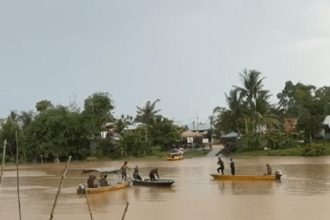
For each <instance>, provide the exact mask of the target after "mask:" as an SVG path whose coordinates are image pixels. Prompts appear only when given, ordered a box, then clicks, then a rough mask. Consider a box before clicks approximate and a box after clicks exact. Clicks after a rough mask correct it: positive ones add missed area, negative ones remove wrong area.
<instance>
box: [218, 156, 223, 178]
mask: <svg viewBox="0 0 330 220" xmlns="http://www.w3.org/2000/svg"><path fill="white" fill-rule="evenodd" d="M218 165H219V168H218V169H217V171H218V173H219V171H220V170H221V174H222V175H223V170H224V169H225V164H224V163H223V160H222V159H221V157H218Z"/></svg>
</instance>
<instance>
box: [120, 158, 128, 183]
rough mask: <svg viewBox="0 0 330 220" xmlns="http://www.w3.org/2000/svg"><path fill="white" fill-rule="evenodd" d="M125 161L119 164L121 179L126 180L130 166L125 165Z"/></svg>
mask: <svg viewBox="0 0 330 220" xmlns="http://www.w3.org/2000/svg"><path fill="white" fill-rule="evenodd" d="M127 163H128V162H127V161H125V162H124V165H123V166H121V168H120V170H121V181H126V180H127V170H130V168H129V167H128V166H127Z"/></svg>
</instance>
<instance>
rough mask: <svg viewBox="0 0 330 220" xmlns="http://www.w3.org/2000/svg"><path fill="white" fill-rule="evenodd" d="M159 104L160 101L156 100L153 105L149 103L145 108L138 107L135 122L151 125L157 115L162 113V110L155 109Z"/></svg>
mask: <svg viewBox="0 0 330 220" xmlns="http://www.w3.org/2000/svg"><path fill="white" fill-rule="evenodd" d="M157 102H160V99H156V100H155V101H154V102H152V103H151V102H150V101H147V103H146V104H145V106H144V107H138V106H137V115H136V118H135V121H137V122H142V123H145V124H151V123H152V121H153V120H154V118H155V116H156V115H157V113H158V112H160V110H158V109H155V107H156V104H157Z"/></svg>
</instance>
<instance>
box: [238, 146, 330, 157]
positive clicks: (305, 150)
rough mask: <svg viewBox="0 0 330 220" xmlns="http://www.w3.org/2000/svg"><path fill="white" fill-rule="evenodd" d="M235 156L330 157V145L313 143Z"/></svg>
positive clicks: (246, 152) (244, 152)
mask: <svg viewBox="0 0 330 220" xmlns="http://www.w3.org/2000/svg"><path fill="white" fill-rule="evenodd" d="M234 154H235V155H242V156H304V157H306V156H307V157H315V156H330V143H313V144H306V145H300V146H298V147H295V148H287V149H276V150H271V149H267V150H260V151H243V152H236V153H234Z"/></svg>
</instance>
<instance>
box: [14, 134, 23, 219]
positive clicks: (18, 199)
mask: <svg viewBox="0 0 330 220" xmlns="http://www.w3.org/2000/svg"><path fill="white" fill-rule="evenodd" d="M15 139H16V176H17V178H16V180H17V184H16V185H17V202H18V213H19V219H20V220H21V219H22V212H21V197H20V193H19V172H18V138H17V131H16V132H15Z"/></svg>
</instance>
